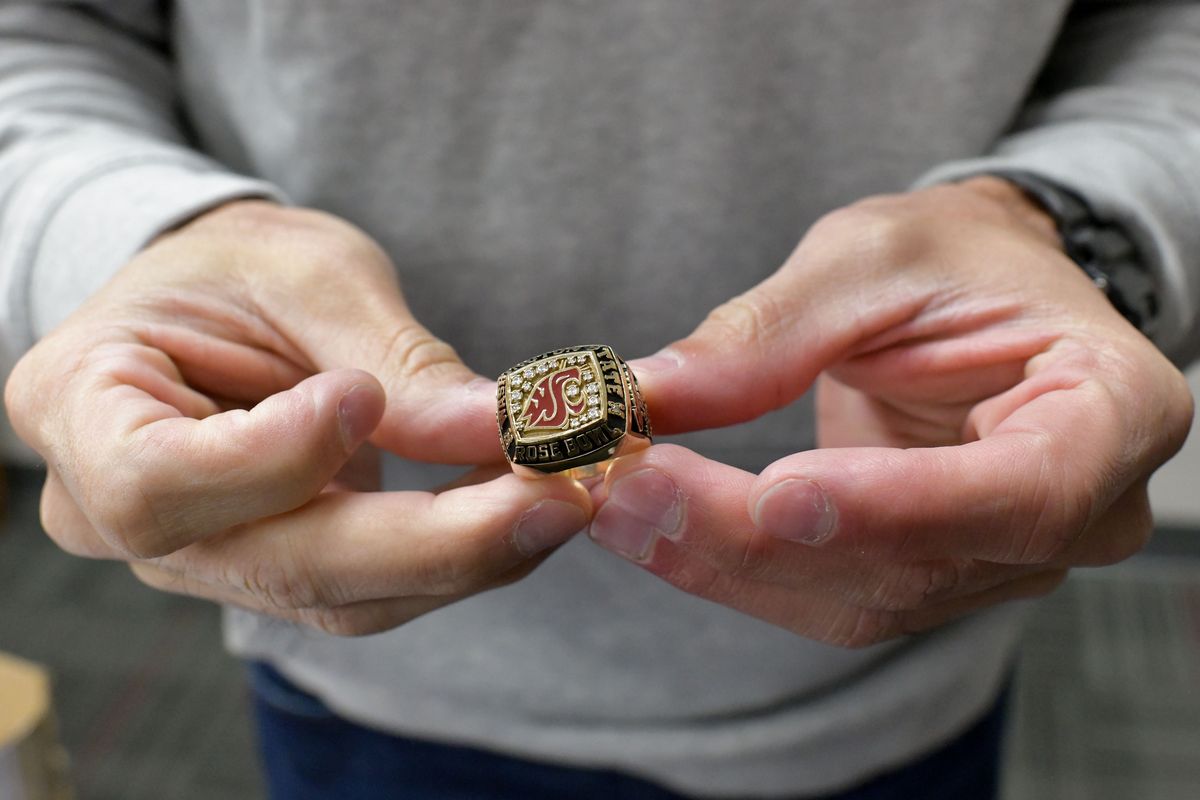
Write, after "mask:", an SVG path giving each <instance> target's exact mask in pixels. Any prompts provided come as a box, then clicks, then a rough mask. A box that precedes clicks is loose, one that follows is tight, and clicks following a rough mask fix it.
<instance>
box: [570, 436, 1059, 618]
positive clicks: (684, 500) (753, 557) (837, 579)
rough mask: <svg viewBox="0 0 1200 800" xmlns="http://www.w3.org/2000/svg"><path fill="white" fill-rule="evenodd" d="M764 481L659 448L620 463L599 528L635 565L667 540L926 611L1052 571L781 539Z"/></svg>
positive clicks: (844, 594) (731, 563) (793, 584)
mask: <svg viewBox="0 0 1200 800" xmlns="http://www.w3.org/2000/svg"><path fill="white" fill-rule="evenodd" d="M754 481H755V476H754V475H752V474H750V473H747V472H743V471H742V470H738V469H735V468H733V467H729V466H726V465H724V464H720V463H718V462H714V461H709V460H708V459H705V458H704V457H702V456H700V455H699V454H698V453H695V452H692V451H690V450H687V449H684V448H682V447H677V446H674V445H656V446H655V447H652V448H650V449H649V450H646V451H644V452H642V453H639V454H636V455H633V456H629V457H628V458H622V459H618V460H617V462H616V463H614V464H613V466H612V468H611V469H610V470H609V474H608V478H607V480H606V485H607V493H608V494H607V499H606V500H605V501H604V502H603V503H601V502H596V503H595V505H596V507H597V508H598V509H599V510H598V511H597V512H596V515H595V517H594V519H593V520H592V524H591V526H590V529H589V533H590V535H591V536H592V538H593V539H595V540H596V541H598V542H600V543H601V544H603V545H605V546H606V547H609V548H610V549H613V550H615V551H616V552H618V554H621V555H624V556H625V557H627V558H631V559H632V560H634V561H644V560H645V558H646V557H648V555H649V554H650V553H651V552H652V547H653V544H654V542H655V541H656V540H657V539H658V538H660V537H667V538H670V539H671V540H672V542H673V543H674V546H675V547H676V548H677V549H679V550H680V551H683V552H687V553H688V554H690V555H691V556H692V557H694V558H697V559H700V560H702V561H704V562H705V563H706V564H707V565H709V566H710V567H712V568H713V569H715V570H717V571H718V572H720V573H722V574H725V575H729V576H733V577H738V578H743V579H746V580H751V581H756V582H761V583H770V584H776V585H779V586H782V587H785V588H792V589H805V590H809V591H814V592H820V593H823V594H828V595H833V596H836V597H839V598H840V599H841V600H843V601H845V602H847V603H851V604H854V605H857V606H861V607H864V608H878V609H890V610H900V609H912V608H920V607H925V606H929V605H933V604H935V603H939V602H942V601H944V600H947V599H950V598H953V597H960V596H964V595H968V594H975V593H977V592H979V591H982V590H984V589H987V588H990V587H992V586H997V585H1000V584H1003V583H1007V582H1009V581H1012V580H1014V579H1016V578H1019V577H1022V576H1023V575H1026V574H1029V573H1031V572H1033V571H1035V569H1042V568H1041V567H1036V568H1035V567H1030V566H1024V565H1020V566H1014V565H1008V564H993V563H990V562H985V561H979V560H977V559H966V558H963V559H951V558H935V559H926V560H922V561H914V562H896V563H893V562H888V561H881V560H865V559H862V558H860V557H858V556H856V555H855V554H853V553H846V552H843V551H841V550H832V551H825V550H819V549H814V548H812V547H808V546H806V545H803V544H800V543H797V542H793V541H788V540H785V539H780V538H777V537H775V536H772V535H770V534H768V533H765V532H763V531H761V530H759V529H758V528H757V526H756V525H755V523H754V521H753V519H752V518H751V515H750V512H749V510H748V507H747V498H748V496H749V493H750V491H751V489H752V488H753V486H754ZM594 502H595V501H594ZM671 509H673V510H671ZM676 520H678V523H677V524H676Z"/></svg>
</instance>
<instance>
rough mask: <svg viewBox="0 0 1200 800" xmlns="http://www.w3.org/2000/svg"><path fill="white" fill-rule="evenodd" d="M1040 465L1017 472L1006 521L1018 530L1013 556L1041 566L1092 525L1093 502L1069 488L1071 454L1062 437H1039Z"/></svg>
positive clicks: (1036, 442) (1036, 440)
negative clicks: (1033, 468) (1020, 472)
mask: <svg viewBox="0 0 1200 800" xmlns="http://www.w3.org/2000/svg"><path fill="white" fill-rule="evenodd" d="M1030 446H1031V447H1033V448H1035V449H1036V450H1037V451H1038V452H1039V453H1040V459H1039V460H1038V462H1037V463H1038V468H1037V469H1035V470H1029V471H1026V472H1024V473H1022V474H1014V475H1013V476H1012V479H1011V480H1012V484H1011V485H1012V487H1013V488H1012V490H1011V491H1010V492H1009V493H1008V496H1009V497H1010V498H1011V504H1010V506H1009V514H1007V515H1001V517H1000V518H1001V520H1002V523H1003V524H1004V525H1006V527H1007V529H1008V530H1009V531H1010V532H1012V534H1013V545H1012V551H1013V552H1012V554H1011V557H1010V560H1013V561H1016V562H1017V563H1023V564H1040V563H1046V562H1049V561H1053V560H1054V559H1056V558H1059V557H1061V556H1063V555H1064V554H1065V553H1066V552H1067V551H1069V550H1070V549H1071V548H1072V547H1074V546H1075V544H1076V542H1078V541H1079V538H1080V537H1081V536H1082V535H1083V533H1084V531H1085V530H1086V529H1087V527H1088V525H1089V524H1090V523H1091V521H1092V518H1093V513H1094V510H1093V509H1094V500H1093V498H1092V496H1091V494H1090V493H1089V492H1086V491H1073V490H1072V489H1071V488H1070V481H1069V478H1068V473H1069V471H1070V468H1071V467H1070V463H1071V460H1070V454H1069V453H1068V452H1067V450H1068V449H1069V448H1068V444H1067V443H1066V442H1065V441H1064V439H1063V438H1062V437H1058V436H1053V435H1050V434H1048V433H1042V434H1041V435H1036V436H1034V439H1033V443H1032V444H1031V445H1030Z"/></svg>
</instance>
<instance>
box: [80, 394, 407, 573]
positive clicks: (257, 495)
mask: <svg viewBox="0 0 1200 800" xmlns="http://www.w3.org/2000/svg"><path fill="white" fill-rule="evenodd" d="M129 389H134V390H137V389H138V387H136V386H124V387H121V386H118V387H115V388H114V387H111V386H104V385H101V386H98V387H97V388H96V389H94V390H93V393H94V397H93V398H92V399H91V400H87V399H86V398H85V401H86V402H87V403H88V405H90V407H92V408H95V409H98V410H99V411H100V412H101V413H99V414H97V415H94V416H93V417H90V418H89V426H90V430H89V436H88V437H87V438H80V437H79V436H78V435H76V436H74V437H72V438H73V439H74V440H75V441H88V442H91V443H92V445H91V448H90V453H91V454H90V458H92V459H99V460H100V463H105V464H108V465H109V466H108V468H107V469H105V470H101V471H99V472H97V471H96V470H94V469H88V470H82V471H79V472H80V474H77V475H75V476H74V478H75V482H76V483H77V484H78V485H77V487H76V490H77V492H78V493H80V494H81V495H82V497H81V499H82V500H83V501H84V502H83V503H82V505H83V507H84V508H86V509H88V511H89V516H91V517H92V518H93V522H94V523H95V524H96V527H97V529H98V530H99V531H100V533H101V535H102V536H104V537H105V539H106V540H108V541H109V543H110V544H113V545H115V546H117V547H118V548H119V549H120V550H122V551H123V552H128V553H131V554H133V555H135V556H137V557H139V558H146V557H153V556H160V555H164V554H166V553H170V552H174V551H175V550H178V549H179V548H181V547H184V546H186V545H188V544H191V543H192V542H195V541H198V540H200V539H203V538H205V537H206V536H208V535H211V534H213V533H216V532H219V531H223V530H226V529H229V528H231V527H233V526H236V525H238V524H241V523H245V522H250V521H252V520H256V519H259V518H262V517H267V516H272V515H275V514H280V513H283V512H285V511H289V510H291V509H293V508H297V507H299V506H301V505H303V504H304V503H306V502H307V501H308V500H310V499H311V498H312V497H314V496H315V495H316V494H317V493H318V492H319V491H320V490H321V489H322V487H324V486H325V484H326V483H328V482H329V480H330V479H331V478H332V477H333V476H334V474H335V473H337V471H338V470H339V469H340V468H341V467H342V465H343V464H344V463H345V462H346V460H347V458H349V456H350V454H351V453H353V452H354V450H355V449H356V448H357V447H358V446H359V444H361V443H362V441H363V440H364V439H365V438H366V437H367V436H368V435H369V434H370V432H371V430H372V429H373V428H374V427H375V425H376V423H377V422H378V421H379V417H380V415H381V413H382V411H383V392H382V391H381V389H380V386H379V384H378V382H377V381H376V380H375V379H374V378H372V377H371V376H370V375H367V374H364V373H362V372H360V371H356V370H338V371H335V372H328V373H321V374H318V375H314V376H312V377H310V378H308V379H306V380H304V381H302V382H301V383H299V384H297V385H296V386H295V387H293V388H291V389H289V390H287V391H284V392H279V393H277V394H274V395H271V396H270V397H268V398H266V399H265V400H263V401H262V402H260V403H259V404H257V405H256V406H254V408H252V409H250V410H249V411H245V410H241V409H235V410H232V411H225V412H221V413H217V414H212V415H210V416H207V417H204V418H203V419H194V418H192V417H187V416H182V415H180V414H179V413H178V411H176V410H175V409H173V408H171V407H170V406H168V405H166V404H164V403H162V402H160V401H158V400H156V399H154V398H153V397H151V396H149V395H148V394H143V393H142V392H141V391H134V392H132V393H131V392H129V391H128V390H129ZM131 423H132V424H131ZM131 486H132V487H137V491H130V490H129V487H131Z"/></svg>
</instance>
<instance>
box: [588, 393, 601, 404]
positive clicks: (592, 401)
mask: <svg viewBox="0 0 1200 800" xmlns="http://www.w3.org/2000/svg"><path fill="white" fill-rule="evenodd" d="M588 405H589V406H598V405H600V398H599V397H597V396H596V395H592V396H591V397H589V398H588Z"/></svg>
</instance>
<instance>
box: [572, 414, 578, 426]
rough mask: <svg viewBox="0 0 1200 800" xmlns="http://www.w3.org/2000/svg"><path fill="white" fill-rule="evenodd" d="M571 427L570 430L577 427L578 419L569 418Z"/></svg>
mask: <svg viewBox="0 0 1200 800" xmlns="http://www.w3.org/2000/svg"><path fill="white" fill-rule="evenodd" d="M571 427H572V428H578V427H579V417H571Z"/></svg>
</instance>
